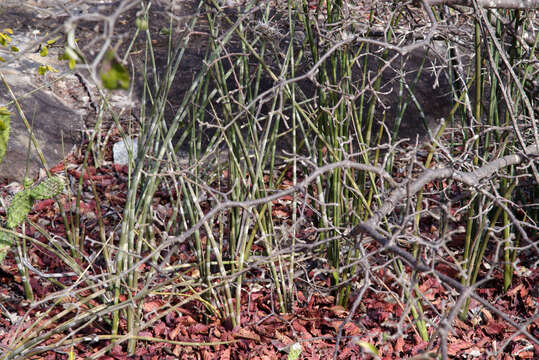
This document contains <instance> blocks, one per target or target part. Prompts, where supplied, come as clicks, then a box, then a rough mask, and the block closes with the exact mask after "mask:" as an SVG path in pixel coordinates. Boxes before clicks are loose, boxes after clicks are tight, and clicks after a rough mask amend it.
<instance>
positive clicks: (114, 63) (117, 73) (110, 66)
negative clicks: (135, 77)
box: [101, 50, 129, 90]
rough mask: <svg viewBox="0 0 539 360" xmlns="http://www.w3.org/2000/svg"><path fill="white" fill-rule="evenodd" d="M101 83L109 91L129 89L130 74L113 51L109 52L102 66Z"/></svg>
mask: <svg viewBox="0 0 539 360" xmlns="http://www.w3.org/2000/svg"><path fill="white" fill-rule="evenodd" d="M101 82H102V83H103V86H104V87H105V88H107V89H109V90H116V89H124V90H127V89H128V88H129V72H128V71H127V68H126V67H125V66H124V65H123V64H122V63H121V62H120V61H119V60H118V59H117V58H116V55H115V54H114V52H113V51H112V50H109V51H107V53H106V54H105V59H104V60H103V64H102V66H101Z"/></svg>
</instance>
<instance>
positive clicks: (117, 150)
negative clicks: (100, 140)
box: [112, 138, 138, 165]
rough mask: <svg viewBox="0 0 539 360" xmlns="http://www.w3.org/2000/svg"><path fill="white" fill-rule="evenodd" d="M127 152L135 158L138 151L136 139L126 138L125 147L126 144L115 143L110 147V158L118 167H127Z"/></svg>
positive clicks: (123, 142) (121, 142) (122, 142)
mask: <svg viewBox="0 0 539 360" xmlns="http://www.w3.org/2000/svg"><path fill="white" fill-rule="evenodd" d="M128 148H129V150H131V153H132V154H133V157H136V155H137V150H138V139H136V138H128V140H127V146H126V142H125V141H123V140H121V141H118V142H117V143H115V144H114V145H113V146H112V156H113V158H114V163H115V164H118V165H127V164H128V163H129V152H128Z"/></svg>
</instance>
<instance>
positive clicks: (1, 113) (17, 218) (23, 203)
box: [0, 107, 64, 298]
mask: <svg viewBox="0 0 539 360" xmlns="http://www.w3.org/2000/svg"><path fill="white" fill-rule="evenodd" d="M9 129H10V113H9V111H7V109H6V108H5V107H1V108H0V163H1V162H2V160H3V159H4V156H5V154H6V150H7V144H8V140H9ZM24 187H25V188H24V190H23V191H20V192H18V193H17V194H15V196H14V197H13V199H12V200H11V204H10V205H9V208H8V210H7V216H6V223H5V227H6V228H7V229H8V230H14V229H16V228H17V227H18V226H19V225H21V224H23V223H24V221H25V220H26V217H27V216H28V214H29V213H30V210H32V206H33V205H34V202H35V201H36V200H44V199H48V198H51V197H54V196H56V195H58V194H60V193H61V192H62V191H63V189H64V180H63V179H62V178H61V177H59V176H54V177H50V178H47V179H45V180H43V181H42V182H40V183H39V184H37V185H34V186H32V182H31V181H26V180H25V184H24ZM13 237H14V236H13V234H12V233H9V232H4V231H2V232H0V262H2V261H3V260H4V259H5V257H6V255H7V253H8V251H9V250H10V249H11V246H12V245H13V243H14V241H13ZM17 246H20V245H19V244H17ZM19 254H21V252H19ZM18 263H19V265H20V264H21V262H20V261H19V262H18ZM20 271H21V275H23V277H24V278H27V277H26V276H25V275H26V270H25V268H23V267H22V266H21V267H20ZM24 284H25V285H24V287H25V292H26V295H27V297H28V298H32V290H31V288H30V284H29V283H28V282H27V281H26V282H25V283H24Z"/></svg>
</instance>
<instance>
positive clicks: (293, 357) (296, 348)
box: [287, 343, 301, 360]
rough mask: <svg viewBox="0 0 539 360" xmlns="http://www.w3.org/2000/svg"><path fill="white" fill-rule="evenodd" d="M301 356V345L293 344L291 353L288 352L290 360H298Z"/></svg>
mask: <svg viewBox="0 0 539 360" xmlns="http://www.w3.org/2000/svg"><path fill="white" fill-rule="evenodd" d="M300 355H301V345H300V343H293V344H292V346H290V351H289V352H288V358H287V359H288V360H297V359H298V358H299V356H300Z"/></svg>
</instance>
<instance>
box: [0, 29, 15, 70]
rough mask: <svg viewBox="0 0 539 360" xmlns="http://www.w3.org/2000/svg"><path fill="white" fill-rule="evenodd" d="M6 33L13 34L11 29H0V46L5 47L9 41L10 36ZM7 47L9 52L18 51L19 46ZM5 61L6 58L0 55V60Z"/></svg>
mask: <svg viewBox="0 0 539 360" xmlns="http://www.w3.org/2000/svg"><path fill="white" fill-rule="evenodd" d="M8 34H9V35H13V30H11V29H9V28H5V29H3V30H2V31H0V46H3V47H7V46H8V44H9V43H10V42H11V36H9V35H8ZM9 49H10V51H11V52H17V51H19V48H17V47H16V46H11V47H10V48H9ZM5 61H6V60H5V59H4V58H3V57H1V56H0V62H5Z"/></svg>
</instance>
